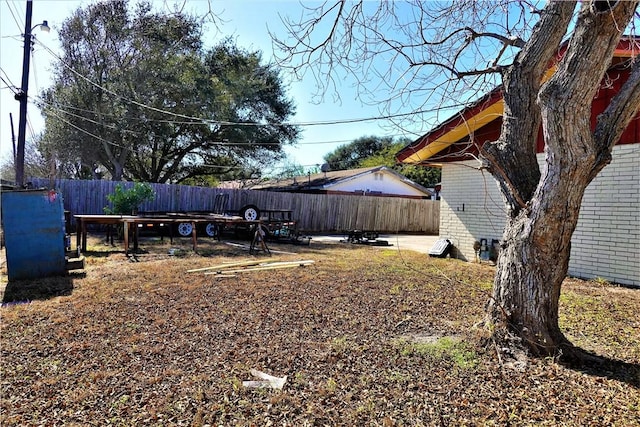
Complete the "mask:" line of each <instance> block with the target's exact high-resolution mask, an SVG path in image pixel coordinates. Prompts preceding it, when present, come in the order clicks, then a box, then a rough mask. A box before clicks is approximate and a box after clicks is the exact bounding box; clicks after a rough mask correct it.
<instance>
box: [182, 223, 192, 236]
mask: <svg viewBox="0 0 640 427" xmlns="http://www.w3.org/2000/svg"><path fill="white" fill-rule="evenodd" d="M192 232H193V225H191V223H190V222H181V223H179V224H178V234H179V235H181V236H182V237H188V236H191V233H192Z"/></svg>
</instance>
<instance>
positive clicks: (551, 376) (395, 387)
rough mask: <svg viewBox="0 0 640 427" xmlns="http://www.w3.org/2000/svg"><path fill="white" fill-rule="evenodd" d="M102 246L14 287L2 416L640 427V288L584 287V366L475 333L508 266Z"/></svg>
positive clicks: (4, 334)
mask: <svg viewBox="0 0 640 427" xmlns="http://www.w3.org/2000/svg"><path fill="white" fill-rule="evenodd" d="M91 243H92V246H90V248H89V249H90V252H89V254H88V259H87V268H86V270H85V272H84V273H83V274H79V273H74V274H71V275H70V276H68V277H64V278H49V279H42V280H38V281H29V282H17V283H12V284H10V285H9V286H7V289H6V290H5V300H6V299H14V300H17V301H20V302H14V303H10V304H4V305H3V307H2V308H1V309H0V316H1V317H2V322H1V338H0V357H1V363H0V377H1V378H0V382H1V383H0V399H1V400H0V402H1V405H0V425H2V426H12V425H20V426H29V425H47V426H54V425H66V426H73V425H77V426H88V425H96V426H102V425H122V426H139V425H153V426H160V425H167V426H169V425H185V426H204V425H210V426H218V425H223V426H227V425H229V426H233V425H242V426H268V425H275V426H285V425H287V426H305V425H314V426H315V425H317V426H338V425H347V426H360V425H363V426H364V425H372V426H375V425H379V426H419V425H425V426H431V425H434V426H440V425H443V426H447V425H451V426H460V425H500V426H503V425H567V426H585V425H594V426H596V425H597V426H600V425H603V426H604V425H607V426H608V425H618V426H632V425H640V388H639V387H640V333H639V332H638V331H639V330H640V318H639V317H638V312H640V290H633V289H625V288H620V287H615V286H612V285H610V284H607V283H604V282H600V281H590V282H587V281H580V280H573V279H568V280H567V281H566V283H565V285H564V287H563V294H562V298H561V311H560V321H561V325H562V328H563V330H564V331H565V333H566V335H567V336H568V337H570V338H571V340H572V341H573V342H574V343H575V344H576V345H578V346H580V347H581V348H583V349H584V350H587V351H589V352H591V353H594V354H597V355H599V356H602V357H603V363H602V364H600V365H595V366H585V367H583V368H582V369H579V368H576V367H567V366H565V365H563V364H562V363H559V362H558V361H557V360H552V359H528V358H526V357H523V356H522V355H516V354H513V355H511V356H510V355H509V354H508V352H504V351H500V349H498V348H496V347H495V346H493V345H492V344H491V341H487V340H486V336H487V333H486V332H485V331H484V330H483V329H482V328H477V327H474V325H475V324H476V323H477V322H478V321H479V320H481V319H482V316H483V307H484V305H485V303H486V301H487V299H488V296H489V293H490V289H491V280H492V274H493V268H492V267H490V266H486V265H478V264H473V263H461V262H458V261H455V260H450V259H447V260H440V259H430V258H429V257H428V256H426V255H423V254H418V253H415V252H411V251H397V250H395V248H379V247H369V246H360V245H348V244H326V245H322V244H319V243H315V242H313V240H312V241H311V244H310V245H309V246H293V245H271V248H272V249H280V250H282V251H286V252H290V253H285V254H282V253H274V254H273V255H272V257H271V258H269V257H267V256H265V255H264V254H261V255H258V256H257V258H258V259H260V260H264V261H269V260H275V259H277V260H278V261H290V260H302V259H309V260H314V261H315V264H313V265H310V266H306V267H297V268H292V269H278V270H267V271H261V272H252V273H239V274H237V276H236V277H233V278H230V277H218V276H216V275H205V274H203V273H188V272H187V270H190V269H195V268H202V267H207V266H212V265H215V264H220V263H224V262H237V261H243V260H247V259H255V258H256V257H254V256H250V255H249V254H248V253H247V252H245V251H243V250H242V249H240V248H238V247H234V246H229V245H227V244H224V243H220V242H213V241H204V242H203V243H201V244H200V248H199V253H198V254H195V253H193V252H192V251H191V250H190V249H189V245H188V241H186V240H185V241H183V242H178V241H174V242H173V245H170V244H169V243H168V242H164V243H161V242H157V241H148V242H142V248H143V249H144V250H145V251H144V253H141V254H139V255H137V256H136V257H132V258H127V257H125V255H124V253H123V252H122V251H120V250H118V249H117V248H112V247H108V246H104V245H103V244H102V243H101V242H99V241H98V240H97V239H93V240H92V241H91ZM170 253H171V255H170ZM3 281H4V282H5V283H4V285H6V276H5V278H4V279H3ZM8 294H10V295H8ZM9 297H10V298H9ZM27 301H28V302H27ZM252 369H257V370H259V371H262V372H265V373H268V374H271V375H274V376H277V377H283V376H287V380H286V383H285V385H284V388H283V389H282V390H271V389H254V388H246V387H244V386H243V381H245V380H255V379H256V378H254V377H252V375H251V370H252Z"/></svg>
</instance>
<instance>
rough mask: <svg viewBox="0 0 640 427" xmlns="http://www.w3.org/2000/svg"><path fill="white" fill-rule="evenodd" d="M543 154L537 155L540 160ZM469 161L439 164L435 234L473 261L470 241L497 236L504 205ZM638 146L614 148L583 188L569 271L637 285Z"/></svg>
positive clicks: (639, 219)
mask: <svg viewBox="0 0 640 427" xmlns="http://www.w3.org/2000/svg"><path fill="white" fill-rule="evenodd" d="M542 156H543V155H542V154H540V155H539V156H538V161H539V162H540V163H542V161H543V157H542ZM477 166H478V163H477V162H475V161H468V162H457V163H448V164H445V165H444V166H443V168H442V194H441V196H442V200H441V203H440V236H441V237H443V238H448V239H450V240H451V241H452V242H453V244H454V245H455V247H456V255H457V256H458V257H459V258H462V259H466V260H468V261H473V260H475V252H474V249H473V244H474V242H475V241H476V240H478V241H479V240H480V239H487V241H488V242H489V243H491V240H492V239H496V240H498V239H500V237H501V236H502V229H503V227H504V222H505V220H504V218H505V214H504V205H503V202H502V196H501V195H500V192H499V190H498V186H497V183H496V182H495V180H494V179H493V177H492V176H491V175H490V174H489V173H487V172H484V173H483V172H480V171H478V170H477ZM639 211H640V144H630V145H620V146H616V147H615V148H614V152H613V161H612V162H611V164H610V165H608V166H607V167H605V168H604V170H603V171H602V172H601V173H600V175H599V176H598V177H597V178H596V179H595V180H594V181H593V182H592V183H591V185H589V187H588V188H587V190H586V192H585V195H584V198H583V201H582V208H581V210H580V218H579V220H578V226H577V228H576V231H575V233H574V235H573V239H572V248H571V260H570V262H569V274H570V275H572V276H576V277H582V278H588V279H590V278H596V277H601V278H604V279H606V280H609V281H611V282H615V283H621V284H626V285H634V286H640V214H639Z"/></svg>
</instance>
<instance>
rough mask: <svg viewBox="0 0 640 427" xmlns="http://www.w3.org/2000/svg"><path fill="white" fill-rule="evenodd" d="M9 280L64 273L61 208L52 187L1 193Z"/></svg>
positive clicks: (58, 197) (62, 214) (59, 198)
mask: <svg viewBox="0 0 640 427" xmlns="http://www.w3.org/2000/svg"><path fill="white" fill-rule="evenodd" d="M2 226H3V229H4V239H5V247H6V254H7V275H8V277H9V280H14V279H32V278H37V277H46V276H53V275H59V274H64V273H65V271H66V270H65V252H64V236H65V230H64V207H63V204H62V195H61V194H59V193H57V192H56V191H53V190H28V191H9V192H2Z"/></svg>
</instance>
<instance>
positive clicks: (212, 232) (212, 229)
mask: <svg viewBox="0 0 640 427" xmlns="http://www.w3.org/2000/svg"><path fill="white" fill-rule="evenodd" d="M204 231H205V233H207V236H209V237H216V236H217V235H218V225H217V224H216V223H214V222H210V223H208V224H207V226H206V227H205V229H204Z"/></svg>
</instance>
